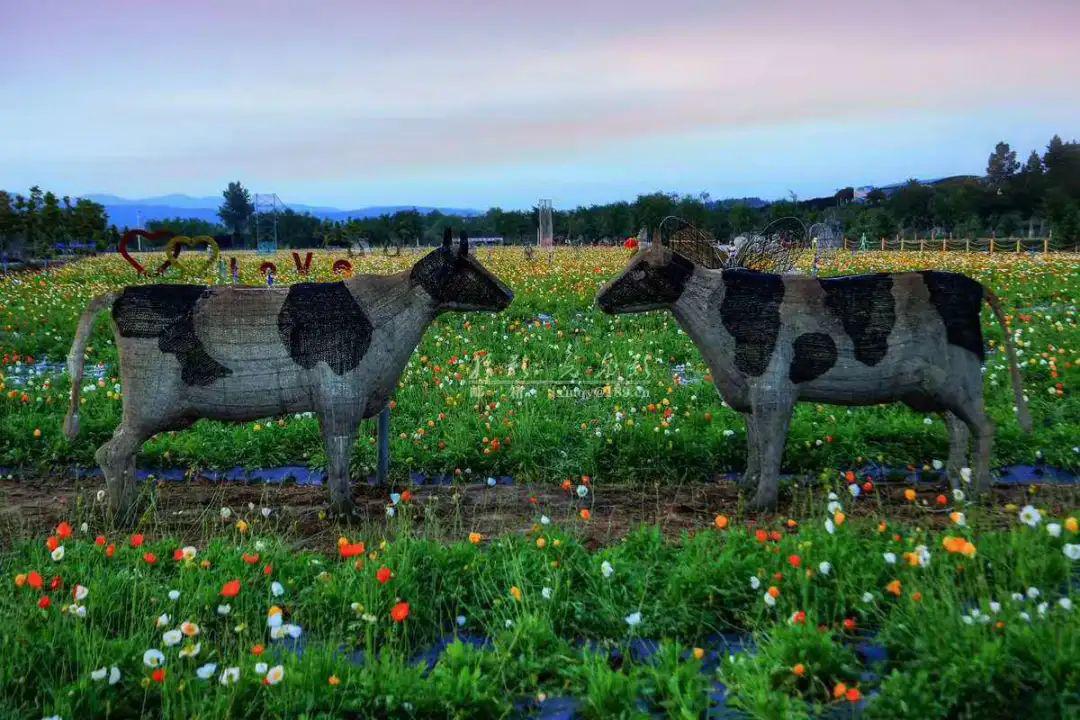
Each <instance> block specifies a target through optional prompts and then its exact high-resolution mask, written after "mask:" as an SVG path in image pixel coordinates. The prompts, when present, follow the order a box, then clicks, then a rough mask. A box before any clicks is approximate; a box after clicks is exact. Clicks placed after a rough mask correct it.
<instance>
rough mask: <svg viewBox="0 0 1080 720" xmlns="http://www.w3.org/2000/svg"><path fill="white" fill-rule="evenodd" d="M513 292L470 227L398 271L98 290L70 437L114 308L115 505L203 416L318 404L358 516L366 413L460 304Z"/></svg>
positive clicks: (108, 471) (338, 498) (78, 338)
mask: <svg viewBox="0 0 1080 720" xmlns="http://www.w3.org/2000/svg"><path fill="white" fill-rule="evenodd" d="M513 297H514V295H513V293H512V292H511V291H510V289H509V288H507V287H506V286H505V285H504V284H503V283H501V282H500V281H499V280H498V279H497V278H496V277H495V276H494V275H492V274H491V273H490V272H488V270H486V269H485V268H484V267H483V266H482V265H481V264H480V263H479V262H478V261H477V260H476V259H475V258H473V257H471V256H470V255H469V242H468V238H467V237H466V235H465V233H462V234H461V238H460V244H459V245H458V247H457V249H456V250H455V249H454V247H453V243H452V238H451V234H450V230H449V229H447V230H446V234H445V236H444V238H443V244H442V247H440V248H438V249H437V250H435V251H433V252H431V253H429V254H427V255H426V256H424V257H423V258H422V259H420V260H419V261H418V262H417V263H416V264H415V265H414V266H413V267H412V268H411V269H410V270H405V271H402V272H400V273H397V274H395V275H387V276H379V275H358V276H356V277H353V278H351V279H348V280H345V281H343V282H334V283H297V284H295V285H291V286H281V287H272V288H266V287H230V286H224V287H206V286H202V285H139V286H132V287H126V288H124V289H123V290H122V291H121V292H118V293H109V294H106V295H101V296H98V297H96V298H94V299H93V300H92V301H91V303H90V306H89V307H88V308H87V310H86V311H85V312H84V313H83V315H82V318H81V319H80V321H79V326H78V330H77V332H76V335H75V341H74V344H73V345H72V348H71V352H70V354H69V355H68V371H69V373H70V375H71V406H70V409H69V410H68V415H67V419H66V420H65V423H64V432H65V434H66V435H67V436H68V438H71V439H74V438H75V436H76V435H77V434H78V432H79V390H80V385H81V383H82V376H83V356H84V354H85V351H86V344H87V341H88V339H89V337H90V332H91V329H92V327H93V323H94V318H95V317H96V316H97V315H98V314H99V313H100V312H102V311H103V310H105V309H106V308H108V309H110V310H111V312H112V318H113V321H114V323H115V336H116V344H117V348H118V349H119V354H120V378H121V382H122V384H123V390H124V395H123V398H124V406H123V421H122V422H121V424H120V426H119V427H118V428H117V429H116V431H115V433H114V434H113V437H112V439H111V440H109V441H108V442H107V443H105V444H104V445H102V446H101V448H99V449H98V451H97V454H96V458H97V461H98V464H100V465H101V469H102V470H103V471H104V473H105V481H106V483H107V486H108V490H109V495H110V501H111V503H112V505H113V507H114V508H115V509H116V510H117V511H119V512H121V513H124V512H126V511H129V510H130V509H131V508H132V507H133V501H134V488H135V484H134V479H135V455H136V453H137V452H138V450H139V448H140V447H141V446H142V444H143V442H145V441H146V440H147V439H149V438H150V437H152V436H153V435H155V434H157V433H159V432H162V431H164V430H179V429H182V428H186V427H188V426H189V425H191V424H192V423H194V422H195V421H196V420H197V419H199V418H213V419H217V420H231V421H245V420H254V419H258V418H263V417H269V416H273V415H281V414H285V413H297V412H305V411H313V412H314V413H315V414H316V415H317V416H318V418H319V425H320V428H321V431H322V437H323V442H324V443H325V446H326V457H327V476H328V484H329V488H330V497H331V502H332V505H333V506H334V508H335V509H337V510H339V511H341V512H345V513H348V512H351V511H352V509H353V503H352V498H351V492H350V487H349V459H350V457H351V455H352V449H353V444H354V443H355V441H356V435H357V430H358V427H359V425H360V421H361V420H362V419H364V418H370V417H373V416H375V415H377V414H378V413H379V411H380V410H382V409H383V408H384V407H385V406H386V404H387V402H388V401H389V399H390V395H391V393H392V392H393V391H394V388H395V387H396V385H397V382H398V378H399V377H400V376H401V373H402V371H403V370H404V368H405V364H406V363H407V362H408V359H409V356H410V355H411V354H412V352H413V350H414V349H415V348H416V346H417V344H418V343H419V342H420V338H421V336H422V335H423V334H424V330H425V329H426V328H427V326H428V325H429V324H430V323H431V321H432V320H433V319H434V318H435V317H436V316H437V315H438V314H439V313H442V312H445V311H448V310H459V311H467V310H487V311H498V310H502V309H504V308H506V307H507V306H508V305H509V304H510V302H511V301H512V300H513Z"/></svg>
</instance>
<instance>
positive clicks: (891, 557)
mask: <svg viewBox="0 0 1080 720" xmlns="http://www.w3.org/2000/svg"><path fill="white" fill-rule="evenodd" d="M882 557H883V558H885V562H887V563H888V564H890V565H895V564H896V553H891V552H887V553H885V554H884V555H882Z"/></svg>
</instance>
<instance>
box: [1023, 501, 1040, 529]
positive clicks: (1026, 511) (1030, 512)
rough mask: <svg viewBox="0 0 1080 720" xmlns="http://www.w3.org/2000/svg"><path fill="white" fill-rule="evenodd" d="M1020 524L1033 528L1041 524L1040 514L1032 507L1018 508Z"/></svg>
mask: <svg viewBox="0 0 1080 720" xmlns="http://www.w3.org/2000/svg"><path fill="white" fill-rule="evenodd" d="M1020 522H1022V523H1024V524H1025V525H1027V526H1028V527H1035V526H1036V525H1038V524H1039V523H1040V522H1042V514H1041V513H1040V512H1039V511H1038V510H1036V509H1035V507H1034V506H1032V505H1025V506H1024V507H1022V508H1020Z"/></svg>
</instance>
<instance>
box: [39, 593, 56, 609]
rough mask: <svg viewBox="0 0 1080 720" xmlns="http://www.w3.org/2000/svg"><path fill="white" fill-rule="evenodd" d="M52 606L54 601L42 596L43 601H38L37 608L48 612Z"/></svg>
mask: <svg viewBox="0 0 1080 720" xmlns="http://www.w3.org/2000/svg"><path fill="white" fill-rule="evenodd" d="M50 605H52V600H50V599H49V596H48V595H42V596H41V599H40V600H38V601H37V606H38V607H39V608H41V609H42V610H47V609H48V608H49V606H50Z"/></svg>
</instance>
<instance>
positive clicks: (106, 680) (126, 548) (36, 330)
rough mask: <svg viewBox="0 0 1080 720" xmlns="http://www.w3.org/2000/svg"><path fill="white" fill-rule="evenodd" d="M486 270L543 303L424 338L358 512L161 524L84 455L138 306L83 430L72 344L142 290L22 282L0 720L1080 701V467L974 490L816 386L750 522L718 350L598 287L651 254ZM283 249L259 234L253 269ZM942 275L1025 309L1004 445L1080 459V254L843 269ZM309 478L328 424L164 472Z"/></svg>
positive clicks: (202, 430) (287, 261)
mask: <svg viewBox="0 0 1080 720" xmlns="http://www.w3.org/2000/svg"><path fill="white" fill-rule="evenodd" d="M480 258H481V260H482V261H483V262H484V263H485V264H486V265H487V266H488V267H490V268H491V269H493V270H494V271H495V272H496V273H497V274H498V275H500V276H501V277H502V278H503V279H504V280H506V282H507V283H508V284H509V285H510V286H511V287H512V288H513V289H514V290H515V292H516V294H517V297H516V300H515V302H514V304H513V305H512V306H511V307H510V308H509V310H507V311H506V312H504V313H502V314H499V315H480V314H474V315H451V314H448V315H444V316H443V317H442V318H440V319H439V320H438V321H437V322H436V323H435V324H434V325H433V327H432V328H431V329H430V330H429V332H428V333H427V335H426V336H425V338H424V340H423V342H422V344H421V346H420V348H419V349H418V351H417V352H416V353H415V355H414V357H413V359H412V360H411V361H410V364H409V367H408V369H407V370H406V373H405V375H404V377H403V378H402V383H401V387H400V388H399V390H398V393H397V396H396V407H395V408H394V410H393V419H392V425H393V434H392V438H393V443H392V448H391V449H392V457H393V468H394V470H393V473H392V476H393V481H394V482H393V486H392V487H388V488H374V487H368V486H366V485H362V486H361V487H359V488H358V489H357V494H358V497H360V498H361V506H362V507H363V508H366V513H365V517H366V520H365V521H364V522H363V523H361V524H358V525H352V526H347V525H340V524H337V523H336V522H335V521H333V520H332V519H329V518H327V517H326V515H325V513H323V512H322V511H321V507H320V503H322V502H324V500H325V498H324V496H323V495H322V493H323V488H318V487H316V488H298V487H294V486H287V487H274V486H242V485H230V484H210V483H206V482H197V483H196V482H192V483H185V484H179V483H163V484H160V485H157V484H154V483H145V484H144V490H145V492H146V493H147V494H148V495H149V496H150V497H149V501H150V502H149V503H148V506H147V509H146V511H145V512H144V513H143V515H142V516H141V517H140V518H139V519H138V522H137V525H136V527H134V528H118V527H116V526H115V525H113V523H112V522H111V520H110V518H109V516H108V515H107V513H106V512H105V508H104V506H103V503H102V502H101V500H100V498H101V495H102V494H101V493H100V492H99V491H100V490H101V481H100V480H99V479H93V478H91V479H82V480H78V481H73V480H72V473H71V472H70V466H72V465H81V466H84V467H85V466H88V465H90V464H92V455H93V450H94V449H95V448H96V447H97V446H98V445H99V444H100V443H101V442H102V441H103V440H104V439H106V438H107V437H108V436H109V434H110V433H111V431H112V429H113V427H114V426H115V424H116V423H117V422H118V420H119V415H120V407H121V400H122V388H120V387H119V386H118V385H117V380H116V377H115V376H116V354H115V349H114V348H113V347H112V344H111V335H110V333H109V331H108V328H107V324H106V323H105V322H104V321H102V322H101V323H99V325H98V327H97V330H96V332H95V334H94V337H93V340H92V342H91V348H90V350H89V361H88V364H87V367H88V375H87V380H86V381H85V382H86V384H87V387H85V388H84V393H83V398H84V405H83V410H82V423H83V433H82V435H81V436H80V437H79V439H78V440H77V441H76V442H74V443H71V442H68V441H67V440H66V439H64V438H63V435H62V433H61V431H60V427H61V423H62V419H63V415H64V412H65V410H66V404H67V397H68V389H69V387H68V384H67V378H66V375H65V374H64V373H63V372H62V371H60V370H58V369H56V368H55V366H54V365H53V363H55V362H60V361H62V359H63V357H64V355H65V354H66V352H67V349H68V347H69V344H70V341H71V337H72V335H73V333H74V326H75V322H76V320H77V317H78V315H79V313H80V312H81V311H82V308H83V307H84V306H85V304H86V302H87V301H88V300H89V298H90V297H91V296H93V295H95V294H97V293H100V292H103V291H105V290H108V289H111V288H115V287H119V286H122V285H124V284H128V283H134V282H139V281H140V279H139V278H138V277H137V276H136V275H135V273H134V271H133V270H131V269H130V268H129V267H128V266H127V265H126V264H125V263H124V262H123V261H122V260H121V259H120V258H118V257H103V258H96V259H92V260H88V261H83V262H80V263H76V264H72V265H67V266H64V267H62V268H58V269H56V270H53V271H50V272H47V273H43V274H38V275H20V276H11V277H5V278H3V279H0V354H2V356H3V357H2V358H0V359H2V361H3V363H4V365H3V367H2V369H0V372H2V373H3V379H2V381H0V382H3V394H2V395H0V466H2V467H4V468H5V470H4V474H5V475H9V474H10V475H11V477H10V478H7V477H5V478H4V479H0V504H2V505H3V506H4V507H3V508H0V587H2V590H0V616H2V617H3V620H4V623H3V630H2V631H0V653H2V656H3V658H4V662H2V663H0V719H6V718H9V717H10V718H23V717H29V718H39V717H45V718H51V717H61V718H64V719H65V720H68V719H71V718H129V717H147V718H151V717H166V718H196V717H198V718H217V717H238V718H243V717H252V718H255V717H259V718H300V717H306V718H336V717H356V718H360V717H395V718H396V717H401V718H413V717H424V718H427V717H455V718H500V717H538V718H548V719H549V720H551V719H554V718H571V717H575V718H616V717H627V718H638V717H672V718H696V717H707V716H709V717H756V718H800V717H818V716H827V717H835V718H847V717H867V718H967V717H972V718H974V717H979V718H983V717H985V718H1013V717H1020V716H1022V717H1028V718H1068V717H1077V716H1080V608H1076V607H1075V604H1076V603H1080V595H1078V584H1077V581H1078V579H1080V522H1078V520H1077V518H1078V517H1080V497H1078V496H1077V493H1076V490H1075V486H1072V487H1064V488H1062V487H1050V486H1044V487H1040V486H1021V487H1014V488H1010V489H1007V490H999V491H997V494H995V496H994V497H993V498H992V499H991V501H990V502H988V503H972V502H970V499H969V498H968V497H966V496H965V494H964V492H963V490H960V491H956V492H951V491H950V490H949V489H948V488H947V487H945V486H944V485H943V484H942V483H940V482H938V481H937V477H936V469H937V468H938V467H939V466H940V462H941V460H943V459H944V458H945V456H946V454H947V452H946V451H947V441H946V431H945V428H944V425H943V423H942V422H941V420H940V419H939V418H937V417H936V416H924V415H922V414H920V413H915V412H913V411H911V410H908V409H906V408H903V407H894V406H888V407H873V408H856V409H851V410H848V409H846V408H840V407H832V406H815V405H812V404H806V405H803V406H800V407H799V409H798V411H797V413H796V416H795V419H794V421H793V424H792V429H791V434H790V437H789V442H788V446H787V452H786V453H785V460H784V466H785V470H786V471H787V472H790V473H791V474H794V475H797V476H798V477H800V478H803V479H805V478H810V477H812V478H814V479H816V481H817V482H816V483H803V482H799V483H795V484H794V486H793V488H792V490H791V492H790V495H788V496H785V498H784V499H783V500H782V505H781V511H782V512H781V513H780V514H770V515H748V514H746V513H745V512H743V511H742V509H741V507H740V504H739V501H738V500H737V498H735V497H734V492H733V491H732V490H730V483H719V484H717V483H711V482H705V481H708V480H710V479H711V478H712V476H713V475H714V474H715V473H717V472H720V471H728V470H739V469H741V468H742V467H743V462H744V460H743V458H744V454H745V432H744V429H743V428H742V426H741V420H740V419H739V417H738V416H737V414H736V413H734V412H732V411H731V410H730V409H728V408H726V407H724V406H723V405H722V404H721V403H720V401H719V399H718V398H717V396H716V392H715V390H714V389H713V388H712V386H711V384H710V383H709V382H708V380H707V370H706V368H705V367H704V365H703V363H702V361H701V358H700V357H699V355H698V354H697V351H696V350H695V349H694V347H693V346H692V344H691V343H690V341H689V340H688V338H686V336H685V335H683V334H682V333H680V332H679V331H678V329H677V327H676V326H675V324H674V322H673V320H672V319H671V317H670V316H668V315H663V314H649V315H642V316H625V317H609V316H606V315H602V314H601V313H599V312H598V311H597V310H595V309H594V308H593V307H592V297H593V295H594V294H595V291H596V289H597V287H598V285H599V284H601V283H602V282H603V281H604V280H606V279H608V278H610V277H611V276H613V275H614V274H615V273H616V272H618V270H619V269H621V267H622V266H623V265H624V264H625V262H626V260H627V253H626V252H625V251H623V250H614V249H592V250H580V251H569V250H560V251H558V252H556V253H555V254H554V256H553V257H552V258H551V259H550V260H549V258H548V257H547V256H545V255H538V257H537V259H536V260H534V261H531V262H530V261H527V260H526V259H525V258H524V256H523V255H522V253H521V252H519V251H516V250H497V251H494V252H493V253H491V254H490V256H489V255H488V251H486V250H481V251H480ZM334 259H335V256H333V255H330V254H327V253H322V254H317V255H316V256H315V258H314V260H313V261H312V272H313V274H314V275H315V276H316V277H317V278H321V279H330V278H331V277H332V275H331V272H330V267H331V263H332V261H333V260H334ZM262 260H263V258H256V257H255V256H253V255H240V256H239V261H240V262H239V265H240V271H241V279H242V281H244V282H247V283H250V284H256V283H258V282H259V281H260V279H261V276H260V275H259V274H258V270H257V268H258V264H259V263H260V262H262ZM411 260H412V259H411V258H409V257H405V256H403V257H396V258H393V257H386V256H382V255H373V256H368V257H365V258H352V259H351V262H352V263H353V264H354V265H355V266H357V267H358V269H361V270H363V271H373V272H390V271H394V270H397V269H401V268H403V267H407V266H408V264H409V263H410V262H411ZM275 262H276V263H277V266H278V267H279V268H281V269H282V272H281V274H280V276H279V277H278V281H279V282H291V281H294V280H295V279H296V277H295V273H293V272H292V271H291V270H290V268H291V267H292V260H291V258H289V256H288V255H286V254H284V253H282V254H280V255H279V256H278V257H277V258H275ZM186 266H194V263H193V262H192V263H186ZM928 267H935V268H942V269H952V270H960V271H963V272H966V273H967V274H969V275H971V276H973V277H975V278H977V279H979V280H980V281H982V282H984V283H985V284H987V285H988V286H989V287H990V288H992V289H993V290H994V291H995V292H996V293H998V294H999V295H1000V296H1001V297H1002V298H1003V301H1004V304H1005V305H1006V307H1007V308H1008V309H1009V312H1010V313H1011V322H1012V327H1013V329H1014V331H1015V332H1016V338H1017V345H1018V348H1019V349H1020V351H1021V355H1020V359H1021V361H1022V365H1023V367H1022V372H1023V375H1024V382H1025V387H1026V390H1027V394H1028V396H1029V397H1030V399H1031V412H1032V416H1033V418H1034V420H1035V432H1034V433H1033V434H1032V435H1030V436H1026V435H1023V434H1022V433H1021V432H1020V430H1019V429H1018V427H1017V426H1016V421H1015V417H1014V415H1013V412H1012V407H1011V400H1010V397H1011V392H1010V390H1009V380H1008V376H1007V370H1006V366H1005V360H1004V354H1003V353H1001V352H998V350H997V347H998V345H999V343H1000V339H1001V331H1000V328H999V327H997V326H996V324H995V323H993V322H991V321H990V319H989V313H985V314H984V329H985V332H986V337H987V342H988V345H989V346H990V348H989V350H990V351H989V353H988V356H987V370H986V383H987V391H988V392H987V397H988V403H989V407H990V413H991V415H992V417H993V419H994V421H995V423H996V424H997V426H998V432H997V442H996V445H995V455H994V462H993V466H994V467H1002V466H1006V465H1014V464H1027V465H1036V466H1042V465H1044V464H1045V465H1048V466H1051V467H1054V468H1058V469H1060V470H1062V471H1064V472H1066V473H1067V472H1072V473H1075V472H1076V471H1077V468H1078V465H1080V451H1078V449H1077V445H1078V443H1080V401H1078V400H1077V398H1076V397H1075V393H1074V392H1073V391H1072V387H1073V385H1075V383H1076V381H1077V379H1078V376H1080V369H1078V368H1077V364H1078V363H1080V328H1078V327H1077V313H1076V307H1075V302H1076V301H1075V298H1076V297H1077V296H1078V295H1080V272H1078V270H1080V260H1078V258H1076V257H1075V256H1053V257H1051V258H1049V259H1047V260H1045V261H1044V260H1043V259H1042V258H1039V257H1029V256H1026V255H1020V256H1017V255H995V256H993V257H991V256H988V255H985V254H982V255H966V254H958V253H950V254H942V253H922V254H919V253H908V254H901V253H863V254H860V255H855V256H847V255H844V256H840V257H837V258H834V259H833V265H832V266H831V267H829V268H828V269H827V272H830V273H846V272H855V271H879V270H894V269H919V268H928ZM215 279H216V278H215V277H213V276H211V275H207V276H205V277H203V276H199V275H194V274H190V275H180V276H172V277H169V278H167V280H168V281H177V280H180V281H186V282H193V281H199V282H213V281H215ZM141 281H142V282H146V281H147V280H141ZM95 365H96V366H99V369H98V371H97V374H96V375H95V374H94V373H92V372H89V371H90V369H91V368H92V367H93V366H95ZM373 433H374V429H373V428H372V429H371V432H369V433H367V434H366V435H365V436H364V437H363V438H362V439H361V442H360V443H358V446H357V448H356V453H355V456H354V460H353V469H354V473H353V474H354V476H355V477H359V476H360V475H362V474H366V473H370V472H372V468H373V467H374V464H375V449H374V437H373ZM289 464H294V465H295V464H301V465H303V464H306V465H309V466H311V467H315V468H318V467H321V465H322V464H323V455H322V449H321V444H320V441H319V436H318V430H317V427H316V423H315V421H314V419H312V418H308V417H287V418H280V419H279V418H272V419H267V420H264V421H260V422H258V423H248V424H245V425H224V424H220V423H213V422H206V421H203V422H200V423H198V424H196V425H195V426H194V427H193V428H192V429H190V430H187V431H184V432H180V433H168V434H164V435H162V436H159V437H157V438H156V439H154V440H153V441H151V442H150V443H147V445H146V447H145V448H144V453H143V456H142V457H141V458H140V466H142V467H146V468H182V469H184V470H188V469H196V470H213V469H219V470H221V469H228V468H232V467H234V466H237V465H240V466H244V467H249V468H270V467H277V466H281V465H289ZM881 467H887V468H892V469H897V470H899V471H901V473H903V472H908V471H910V470H921V469H924V468H925V472H924V473H922V477H921V479H922V482H919V483H914V482H912V483H903V482H896V477H889V478H885V477H881V475H880V474H878V473H876V469H880V468H881ZM411 471H418V472H424V473H426V474H427V475H429V476H430V475H441V476H448V478H449V479H451V480H452V482H451V483H450V484H449V485H431V484H424V485H414V484H412V483H411V482H410V472H411ZM871 471H874V472H871ZM507 476H510V477H512V478H513V480H512V482H510V481H507V480H506V479H505V478H506V477H507ZM488 478H490V480H487V479H488ZM496 478H499V479H498V480H496ZM31 493H32V494H33V495H34V497H35V498H36V500H35V502H36V505H35V506H34V507H30V506H29V505H23V504H22V502H23V499H25V498H26V497H28V496H29V495H30V494H31ZM301 501H304V502H310V503H313V504H312V505H311V506H310V507H307V506H304V507H302V508H301V509H298V507H300V506H301ZM601 526H605V527H606V531H605V532H599V531H598V528H599V527H601Z"/></svg>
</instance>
